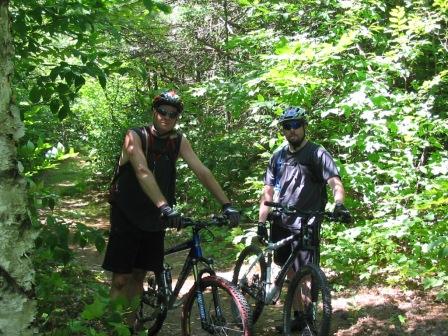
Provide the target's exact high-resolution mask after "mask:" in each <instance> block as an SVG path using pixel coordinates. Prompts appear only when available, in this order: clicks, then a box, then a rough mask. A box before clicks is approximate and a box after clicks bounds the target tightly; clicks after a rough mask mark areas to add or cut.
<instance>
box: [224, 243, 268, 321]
mask: <svg viewBox="0 0 448 336" xmlns="http://www.w3.org/2000/svg"><path fill="white" fill-rule="evenodd" d="M261 254H262V251H261V249H260V248H259V247H258V246H256V245H249V246H247V247H246V248H245V249H244V250H243V251H241V253H240V255H239V256H238V259H237V261H236V264H235V269H234V271H233V278H232V283H233V284H234V285H236V286H237V287H238V288H239V289H240V290H241V292H242V293H243V294H244V297H245V298H246V300H247V302H248V303H249V304H250V306H251V308H252V313H253V321H254V323H255V322H257V320H258V318H259V317H260V315H261V313H262V312H263V308H264V305H265V303H264V296H265V290H264V286H265V283H266V276H267V273H266V272H267V271H266V261H265V259H264V257H263V256H261V257H260V259H258V261H257V262H256V263H255V264H254V261H255V260H256V258H258V256H259V255H261ZM252 264H253V265H252ZM251 266H252V267H251Z"/></svg>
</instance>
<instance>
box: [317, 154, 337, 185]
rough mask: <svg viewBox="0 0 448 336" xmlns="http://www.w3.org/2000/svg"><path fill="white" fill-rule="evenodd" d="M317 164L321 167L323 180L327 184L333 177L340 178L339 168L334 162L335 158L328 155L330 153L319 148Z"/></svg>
mask: <svg viewBox="0 0 448 336" xmlns="http://www.w3.org/2000/svg"><path fill="white" fill-rule="evenodd" d="M315 159H316V161H317V162H316V163H317V165H318V166H319V168H320V169H319V170H320V172H321V174H322V179H323V180H324V181H325V182H326V181H328V180H329V179H330V178H332V177H336V176H337V177H340V175H339V170H338V167H337V166H336V163H335V162H334V160H333V157H332V156H331V155H330V153H328V151H327V150H326V149H325V148H323V147H319V148H318V150H317V151H316V158H315Z"/></svg>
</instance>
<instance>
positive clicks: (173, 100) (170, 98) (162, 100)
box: [152, 90, 184, 114]
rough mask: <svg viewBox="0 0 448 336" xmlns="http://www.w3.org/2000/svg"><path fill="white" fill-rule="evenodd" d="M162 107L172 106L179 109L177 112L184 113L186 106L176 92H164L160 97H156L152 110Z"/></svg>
mask: <svg viewBox="0 0 448 336" xmlns="http://www.w3.org/2000/svg"><path fill="white" fill-rule="evenodd" d="M160 105H171V106H174V107H175V108H176V109H177V112H179V114H180V113H182V111H183V109H184V104H183V103H182V100H181V99H180V97H179V95H178V94H177V93H176V91H174V90H170V91H163V92H162V93H161V94H159V95H158V96H155V97H154V99H153V101H152V108H153V109H156V108H157V107H159V106H160Z"/></svg>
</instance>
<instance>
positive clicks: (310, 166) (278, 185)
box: [264, 142, 339, 227]
mask: <svg viewBox="0 0 448 336" xmlns="http://www.w3.org/2000/svg"><path fill="white" fill-rule="evenodd" d="M335 176H339V171H338V169H337V167H336V164H335V162H334V160H333V158H332V157H331V155H330V153H328V152H327V151H326V150H325V148H323V147H321V146H319V145H317V144H315V143H312V142H307V143H306V145H305V146H304V147H303V148H302V149H300V150H299V151H298V152H295V153H291V152H290V151H289V149H288V145H284V146H282V147H281V148H279V149H277V150H276V151H275V152H274V154H273V156H272V157H271V159H270V161H269V166H268V168H267V170H266V175H265V177H264V183H265V185H269V186H273V187H274V190H275V193H274V201H275V202H279V203H281V204H283V205H287V206H295V207H296V208H297V209H299V210H302V211H305V212H306V211H318V210H324V209H325V205H326V203H327V190H326V185H327V181H328V179H330V178H332V177H335ZM282 226H285V227H300V218H295V217H291V216H284V217H283V218H282Z"/></svg>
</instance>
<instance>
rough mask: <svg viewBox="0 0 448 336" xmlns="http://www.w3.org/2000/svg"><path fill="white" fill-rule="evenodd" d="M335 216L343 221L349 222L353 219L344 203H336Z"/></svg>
mask: <svg viewBox="0 0 448 336" xmlns="http://www.w3.org/2000/svg"><path fill="white" fill-rule="evenodd" d="M333 217H334V219H335V220H338V221H340V222H342V223H345V224H348V223H351V221H352V216H351V215H350V212H349V211H348V209H347V208H346V207H345V206H344V204H342V203H336V205H335V206H334V210H333Z"/></svg>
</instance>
